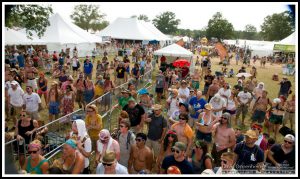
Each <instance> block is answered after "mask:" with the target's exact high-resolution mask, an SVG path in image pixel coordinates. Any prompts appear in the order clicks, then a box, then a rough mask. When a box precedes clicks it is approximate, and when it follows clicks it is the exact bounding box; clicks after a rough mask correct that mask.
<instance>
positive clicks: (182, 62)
mask: <svg viewBox="0 0 300 179" xmlns="http://www.w3.org/2000/svg"><path fill="white" fill-rule="evenodd" d="M190 65H191V63H190V62H189V61H188V60H186V59H177V60H175V61H174V62H173V66H174V67H179V68H182V67H185V66H187V67H189V66H190Z"/></svg>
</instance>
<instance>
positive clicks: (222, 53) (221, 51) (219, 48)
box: [215, 42, 228, 60]
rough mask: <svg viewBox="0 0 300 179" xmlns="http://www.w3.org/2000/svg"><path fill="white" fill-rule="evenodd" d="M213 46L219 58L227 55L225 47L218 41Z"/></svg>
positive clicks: (222, 58)
mask: <svg viewBox="0 0 300 179" xmlns="http://www.w3.org/2000/svg"><path fill="white" fill-rule="evenodd" d="M215 48H216V49H217V51H218V55H219V56H220V59H221V60H224V58H225V57H228V53H227V50H226V48H225V47H224V46H223V45H222V44H221V43H220V42H218V43H217V44H216V45H215Z"/></svg>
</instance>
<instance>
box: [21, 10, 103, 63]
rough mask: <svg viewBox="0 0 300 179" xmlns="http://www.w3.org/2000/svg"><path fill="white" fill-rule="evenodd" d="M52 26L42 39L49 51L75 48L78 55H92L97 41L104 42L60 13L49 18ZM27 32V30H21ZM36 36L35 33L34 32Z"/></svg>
mask: <svg viewBox="0 0 300 179" xmlns="http://www.w3.org/2000/svg"><path fill="white" fill-rule="evenodd" d="M49 22H50V26H48V27H47V29H46V31H45V33H44V35H43V36H42V37H41V40H42V41H44V42H46V44H47V49H48V50H49V52H53V51H58V52H60V51H61V49H64V50H65V49H66V48H70V50H73V48H74V47H75V46H76V48H77V49H78V56H79V57H84V56H86V55H91V52H92V50H93V49H94V48H96V43H102V38H100V37H98V36H96V35H93V34H90V33H89V32H87V31H85V30H83V29H81V28H80V27H78V26H76V25H75V24H73V23H71V22H68V21H67V20H65V19H63V18H62V17H61V16H60V15H59V14H57V13H56V14H54V15H52V16H51V17H50V18H49ZM21 31H22V32H23V33H26V32H25V30H24V29H23V30H21ZM33 34H34V36H36V34H35V33H33Z"/></svg>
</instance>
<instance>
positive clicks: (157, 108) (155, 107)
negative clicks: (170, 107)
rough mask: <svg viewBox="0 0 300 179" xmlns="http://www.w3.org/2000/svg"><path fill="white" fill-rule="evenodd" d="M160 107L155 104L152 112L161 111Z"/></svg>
mask: <svg viewBox="0 0 300 179" xmlns="http://www.w3.org/2000/svg"><path fill="white" fill-rule="evenodd" d="M161 107H162V106H161V105H160V104H155V105H154V106H153V110H155V111H156V110H160V109H161Z"/></svg>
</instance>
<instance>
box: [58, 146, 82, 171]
mask: <svg viewBox="0 0 300 179" xmlns="http://www.w3.org/2000/svg"><path fill="white" fill-rule="evenodd" d="M77 152H78V151H75V156H74V160H73V162H72V165H71V166H70V167H69V168H66V167H64V163H65V161H64V160H63V161H62V169H61V171H62V173H63V174H72V171H73V169H74V167H75V160H76V154H77Z"/></svg>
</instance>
